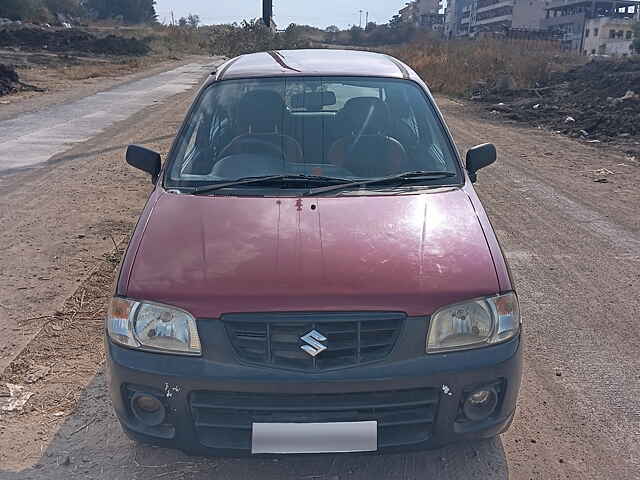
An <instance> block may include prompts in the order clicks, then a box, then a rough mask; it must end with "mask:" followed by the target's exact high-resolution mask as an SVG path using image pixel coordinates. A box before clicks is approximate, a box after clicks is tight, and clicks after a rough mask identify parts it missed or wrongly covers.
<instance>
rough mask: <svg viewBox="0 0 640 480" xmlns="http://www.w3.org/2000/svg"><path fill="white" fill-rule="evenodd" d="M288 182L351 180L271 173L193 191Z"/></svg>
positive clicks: (210, 190) (202, 191) (347, 181)
mask: <svg viewBox="0 0 640 480" xmlns="http://www.w3.org/2000/svg"><path fill="white" fill-rule="evenodd" d="M287 182H300V183H310V182H312V183H320V184H331V186H335V184H343V183H344V184H347V183H349V182H350V180H348V179H345V178H333V177H322V176H314V175H271V176H260V177H245V178H239V179H238V180H234V181H233V182H224V183H213V184H211V185H202V186H200V187H196V188H195V189H193V190H192V191H191V193H192V194H193V195H199V194H201V193H209V192H214V191H216V190H222V189H224V188H230V187H237V186H241V185H261V184H266V185H269V184H272V183H287Z"/></svg>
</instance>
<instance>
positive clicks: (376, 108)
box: [328, 97, 407, 178]
mask: <svg viewBox="0 0 640 480" xmlns="http://www.w3.org/2000/svg"><path fill="white" fill-rule="evenodd" d="M336 120H337V122H338V125H340V126H341V128H343V129H346V130H347V132H348V134H347V136H345V137H343V138H340V139H339V140H337V141H336V142H335V143H334V144H333V145H332V146H331V148H330V149H329V155H328V159H329V162H330V163H333V164H334V165H336V166H338V167H341V168H345V169H347V170H349V171H350V172H351V173H353V174H354V175H355V176H358V177H363V178H370V177H382V176H385V175H391V174H394V173H401V172H403V171H404V170H405V168H406V162H407V154H406V151H405V149H404V147H403V146H402V144H401V143H400V142H398V140H396V139H395V138H392V137H390V136H388V135H387V131H388V128H389V110H388V108H387V105H386V104H385V103H384V102H383V101H382V100H380V99H379V98H376V97H357V98H352V99H350V100H348V101H347V102H346V103H345V105H344V107H343V108H342V110H341V111H340V112H339V113H338V115H337V119H336Z"/></svg>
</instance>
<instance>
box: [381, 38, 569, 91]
mask: <svg viewBox="0 0 640 480" xmlns="http://www.w3.org/2000/svg"><path fill="white" fill-rule="evenodd" d="M388 52H389V53H391V54H392V55H394V56H397V57H398V58H401V59H402V60H404V61H405V62H406V63H407V64H408V65H410V66H411V67H412V68H413V69H414V70H416V72H418V74H419V75H420V76H421V77H422V78H423V79H424V80H425V81H426V82H427V83H428V84H429V86H430V87H431V88H432V89H433V90H434V91H437V92H441V93H446V94H450V95H467V94H469V92H470V91H472V90H473V89H474V87H476V86H477V85H478V84H479V83H484V84H486V85H487V86H488V87H489V88H491V87H493V86H494V85H495V83H496V79H498V78H499V77H501V76H505V75H506V76H508V77H510V78H512V79H513V83H514V86H515V87H516V88H531V87H535V86H537V85H540V84H544V83H545V82H546V81H547V79H548V77H549V74H550V73H552V72H553V71H558V70H564V69H566V68H567V67H568V66H569V65H575V64H576V62H578V61H579V59H577V58H576V57H573V56H570V55H567V54H565V53H563V52H561V51H560V50H559V49H558V48H557V46H555V45H554V44H552V43H551V42H542V41H529V40H506V39H495V38H483V39H477V40H459V41H457V40H456V41H448V42H445V41H441V40H436V39H431V38H424V39H421V40H419V41H416V42H413V43H411V44H408V45H404V46H402V47H397V48H391V49H390V50H388Z"/></svg>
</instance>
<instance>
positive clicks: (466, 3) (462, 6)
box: [444, 0, 474, 39]
mask: <svg viewBox="0 0 640 480" xmlns="http://www.w3.org/2000/svg"><path fill="white" fill-rule="evenodd" d="M473 1H474V0H449V2H448V4H447V10H446V13H445V23H444V33H445V36H446V37H447V38H449V39H451V38H455V37H460V36H465V35H468V34H469V20H468V19H469V15H470V12H471V4H472V3H473Z"/></svg>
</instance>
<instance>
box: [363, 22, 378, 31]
mask: <svg viewBox="0 0 640 480" xmlns="http://www.w3.org/2000/svg"><path fill="white" fill-rule="evenodd" d="M377 26H378V25H377V24H376V22H369V23H367V26H366V28H365V30H366V31H367V32H371V31H373V30H375V29H376V27H377Z"/></svg>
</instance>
